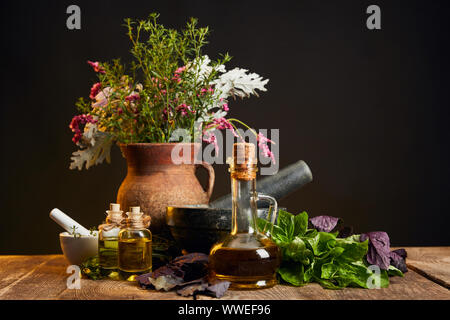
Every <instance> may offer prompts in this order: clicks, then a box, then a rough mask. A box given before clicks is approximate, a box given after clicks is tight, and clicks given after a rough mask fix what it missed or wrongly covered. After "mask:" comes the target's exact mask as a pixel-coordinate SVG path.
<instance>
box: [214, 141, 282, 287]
mask: <svg viewBox="0 0 450 320" xmlns="http://www.w3.org/2000/svg"><path fill="white" fill-rule="evenodd" d="M228 162H229V164H230V169H229V171H230V174H231V193H232V222H231V223H232V225H231V233H230V234H228V235H227V236H226V237H225V239H224V240H223V241H221V242H219V243H217V244H215V245H214V246H213V247H212V249H211V251H210V256H209V261H210V271H211V276H212V277H213V278H216V279H218V280H226V281H230V282H231V286H230V288H231V289H258V288H268V287H271V286H273V285H274V284H276V283H277V280H276V270H277V268H278V267H279V265H280V263H281V252H280V249H279V248H278V246H277V245H276V244H275V243H273V242H272V240H270V239H269V238H268V237H267V236H266V235H264V234H262V233H261V232H260V231H258V228H257V225H256V219H257V205H256V202H257V201H258V200H266V201H270V202H271V203H272V207H273V213H272V221H273V222H274V221H275V217H276V214H277V211H278V208H277V202H276V200H275V199H274V198H272V197H270V196H267V195H263V194H258V193H257V192H256V172H257V170H258V168H257V158H256V147H255V145H254V144H250V143H235V144H234V145H233V158H232V159H230V161H228Z"/></svg>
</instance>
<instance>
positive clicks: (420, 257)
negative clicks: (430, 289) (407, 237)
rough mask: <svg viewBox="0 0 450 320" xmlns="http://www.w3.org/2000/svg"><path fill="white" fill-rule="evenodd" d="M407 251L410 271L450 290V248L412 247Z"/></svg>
mask: <svg viewBox="0 0 450 320" xmlns="http://www.w3.org/2000/svg"><path fill="white" fill-rule="evenodd" d="M406 251H407V253H408V257H407V258H406V263H407V265H408V267H409V268H410V269H412V270H414V271H416V272H417V273H420V274H421V275H423V276H424V277H426V278H428V279H430V280H432V281H434V282H436V283H438V284H440V285H442V286H444V287H446V288H447V289H450V247H412V248H407V249H406Z"/></svg>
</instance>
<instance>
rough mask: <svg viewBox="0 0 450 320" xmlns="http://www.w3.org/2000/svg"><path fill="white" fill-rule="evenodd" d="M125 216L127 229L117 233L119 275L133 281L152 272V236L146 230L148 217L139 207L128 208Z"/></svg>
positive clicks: (148, 223) (148, 221) (148, 222)
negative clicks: (138, 276)
mask: <svg viewBox="0 0 450 320" xmlns="http://www.w3.org/2000/svg"><path fill="white" fill-rule="evenodd" d="M127 216H128V218H127V219H126V222H127V227H126V228H124V229H122V230H121V231H120V232H119V273H120V276H121V278H122V279H125V280H129V281H133V280H134V279H135V277H136V276H137V275H140V274H143V273H147V272H150V271H151V270H152V234H151V232H150V230H148V229H147V227H148V226H149V225H150V217H149V216H147V215H144V213H143V212H141V208H140V207H130V211H129V212H127Z"/></svg>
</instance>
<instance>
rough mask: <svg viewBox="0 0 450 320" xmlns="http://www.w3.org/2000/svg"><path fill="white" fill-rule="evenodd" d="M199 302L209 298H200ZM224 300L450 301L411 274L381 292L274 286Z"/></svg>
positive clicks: (230, 294)
mask: <svg viewBox="0 0 450 320" xmlns="http://www.w3.org/2000/svg"><path fill="white" fill-rule="evenodd" d="M199 299H205V300H208V299H211V298H208V297H204V296H201V297H199ZM221 299H225V300H279V299H283V300H450V292H449V290H447V289H445V288H443V287H442V286H440V285H438V284H436V283H433V282H432V281H430V280H428V279H426V278H424V277H423V276H421V275H419V274H418V273H416V272H414V271H408V272H407V273H406V274H405V276H404V277H403V278H401V277H392V278H390V285H389V287H388V288H383V289H373V290H369V289H359V288H346V289H343V290H326V289H323V288H322V287H321V286H320V285H318V284H316V283H311V284H308V285H306V286H304V287H293V286H286V285H277V286H275V287H273V288H270V289H264V290H251V291H232V290H229V291H228V292H227V293H226V294H225V296H223V297H222V298H221Z"/></svg>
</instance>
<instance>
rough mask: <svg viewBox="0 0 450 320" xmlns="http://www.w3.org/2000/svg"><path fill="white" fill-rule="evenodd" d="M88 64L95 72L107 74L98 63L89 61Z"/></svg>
mask: <svg viewBox="0 0 450 320" xmlns="http://www.w3.org/2000/svg"><path fill="white" fill-rule="evenodd" d="M87 63H88V64H89V65H90V66H91V67H92V68H94V71H95V72H98V73H105V70H104V69H103V68H102V67H101V66H100V63H99V62H98V61H96V62H92V61H89V60H88V62H87Z"/></svg>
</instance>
